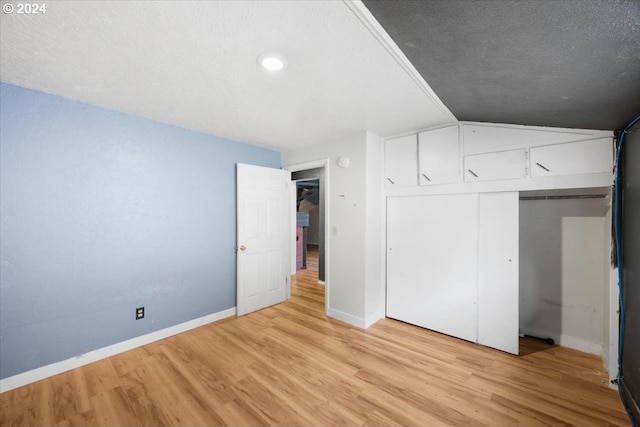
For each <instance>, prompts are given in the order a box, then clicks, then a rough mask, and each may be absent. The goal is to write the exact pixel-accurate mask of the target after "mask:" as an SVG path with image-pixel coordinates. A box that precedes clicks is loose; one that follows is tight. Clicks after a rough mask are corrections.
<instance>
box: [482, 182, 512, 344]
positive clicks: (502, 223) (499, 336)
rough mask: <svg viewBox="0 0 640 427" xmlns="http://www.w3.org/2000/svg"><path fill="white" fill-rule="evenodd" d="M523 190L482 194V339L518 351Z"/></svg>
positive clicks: (484, 342) (486, 342) (483, 342)
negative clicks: (520, 211)
mask: <svg viewBox="0 0 640 427" xmlns="http://www.w3.org/2000/svg"><path fill="white" fill-rule="evenodd" d="M518 209H519V194H518V193H517V192H512V193H488V194H480V196H479V223H480V229H479V236H478V244H479V251H478V342H479V343H480V344H483V345H486V346H489V347H493V348H497V349H499V350H502V351H506V352H508V353H512V354H518V321H519V319H518V304H519V296H518V290H519V280H520V279H519V270H518V269H519V265H518V261H519V258H518V254H519V236H520V232H519V215H518Z"/></svg>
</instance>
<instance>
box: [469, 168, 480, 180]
mask: <svg viewBox="0 0 640 427" xmlns="http://www.w3.org/2000/svg"><path fill="white" fill-rule="evenodd" d="M467 171H468V172H469V173H470V174H471V175H473V176H475V177H476V178H477V177H478V175H476V173H475V172H474V171H472V170H471V169H467Z"/></svg>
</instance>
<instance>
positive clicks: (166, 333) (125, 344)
mask: <svg viewBox="0 0 640 427" xmlns="http://www.w3.org/2000/svg"><path fill="white" fill-rule="evenodd" d="M235 315H236V307H231V308H229V309H227V310H223V311H219V312H217V313H213V314H209V315H207V316H203V317H200V318H198V319H193V320H189V321H188V322H184V323H181V324H179V325H175V326H170V327H168V328H165V329H162V330H159V331H155V332H151V333H149V334H146V335H141V336H139V337H135V338H131V339H130V340H127V341H122V342H119V343H116V344H112V345H109V346H107V347H103V348H99V349H97V350H93V351H90V352H88V353H85V354H81V355H79V356H76V357H72V358H71V359H67V360H63V361H60V362H56V363H52V364H50V365H46V366H42V367H40V368H36V369H32V370H31V371H27V372H23V373H21V374H18V375H14V376H12V377H8V378H5V379H3V380H0V393H4V392H5V391H9V390H13V389H15V388H18V387H22V386H24V385H27V384H31V383H33V382H36V381H40V380H43V379H45V378H49V377H52V376H54V375H58V374H61V373H63V372H66V371H70V370H72V369H75V368H79V367H81V366H84V365H88V364H89V363H93V362H97V361H98V360H102V359H106V358H107V357H111V356H115V355H116V354H119V353H124V352H125V351H129V350H133V349H134V348H138V347H142V346H143V345H146V344H150V343H152V342H155V341H159V340H162V339H165V338H168V337H170V336H173V335H177V334H179V333H182V332H186V331H188V330H191V329H195V328H198V327H200V326H203V325H207V324H209V323H213V322H215V321H218V320H222V319H224V318H227V317H231V316H235Z"/></svg>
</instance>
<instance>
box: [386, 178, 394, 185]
mask: <svg viewBox="0 0 640 427" xmlns="http://www.w3.org/2000/svg"><path fill="white" fill-rule="evenodd" d="M387 181H389V182H390V183H392V184H394V185H395V182H393V180H392V179H391V178H387Z"/></svg>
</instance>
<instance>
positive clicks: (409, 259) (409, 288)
mask: <svg viewBox="0 0 640 427" xmlns="http://www.w3.org/2000/svg"><path fill="white" fill-rule="evenodd" d="M477 262H478V195H477V194H472V195H468V194H463V195H437V196H416V197H390V198H388V199H387V316H388V317H391V318H394V319H398V320H402V321H404V322H407V323H411V324H414V325H417V326H421V327H424V328H428V329H432V330H434V331H438V332H442V333H445V334H448V335H452V336H454V337H458V338H462V339H465V340H468V341H473V342H475V341H476V340H477V314H478V313H477V298H478V294H477ZM516 325H517V319H516Z"/></svg>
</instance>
